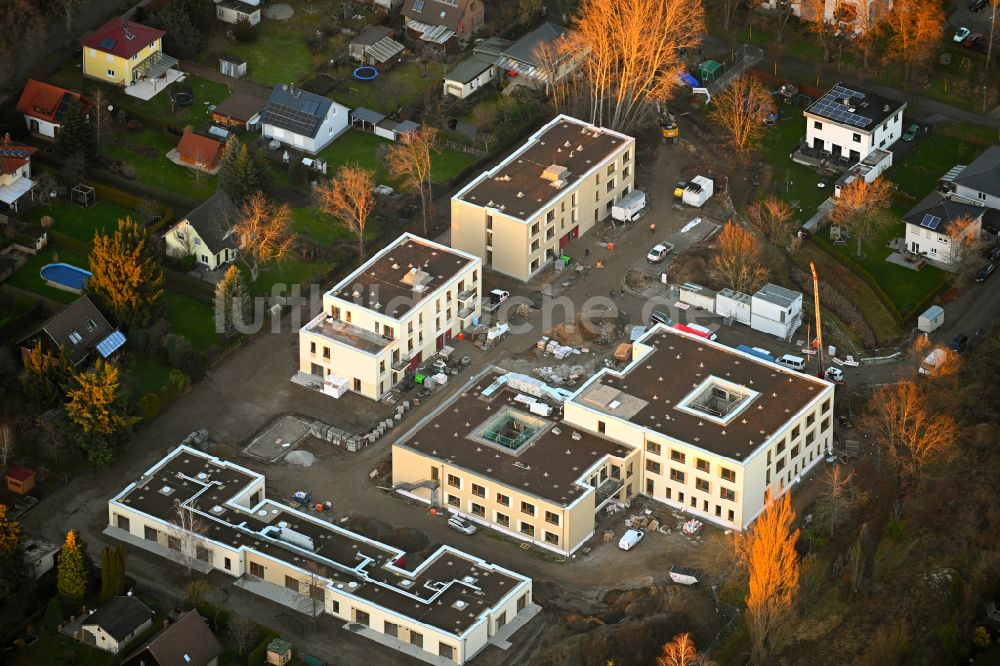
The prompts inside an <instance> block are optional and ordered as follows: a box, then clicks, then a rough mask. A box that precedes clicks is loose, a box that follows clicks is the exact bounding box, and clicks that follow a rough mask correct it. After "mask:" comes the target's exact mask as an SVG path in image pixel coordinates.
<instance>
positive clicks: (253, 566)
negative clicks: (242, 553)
mask: <svg viewBox="0 0 1000 666" xmlns="http://www.w3.org/2000/svg"><path fill="white" fill-rule="evenodd" d="M250 575H251V576H256V577H257V578H263V577H264V565H263V564H261V563H260V562H251V563H250Z"/></svg>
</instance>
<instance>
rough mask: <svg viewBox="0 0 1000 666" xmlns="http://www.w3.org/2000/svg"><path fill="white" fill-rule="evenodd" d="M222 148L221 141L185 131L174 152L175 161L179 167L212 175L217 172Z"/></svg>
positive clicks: (188, 130)
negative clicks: (187, 167) (186, 167)
mask: <svg viewBox="0 0 1000 666" xmlns="http://www.w3.org/2000/svg"><path fill="white" fill-rule="evenodd" d="M223 147H224V145H223V143H222V142H221V141H216V140H215V139H210V138H208V137H207V136H202V135H200V134H195V133H194V132H193V131H192V130H190V129H185V130H184V134H182V135H181V140H180V142H179V143H178V144H177V148H175V149H174V151H175V152H176V160H177V162H178V163H180V164H181V165H183V166H189V167H191V168H193V169H197V170H199V171H204V172H205V173H209V174H214V173H215V172H217V171H218V170H219V159H220V158H221V157H222V149H223Z"/></svg>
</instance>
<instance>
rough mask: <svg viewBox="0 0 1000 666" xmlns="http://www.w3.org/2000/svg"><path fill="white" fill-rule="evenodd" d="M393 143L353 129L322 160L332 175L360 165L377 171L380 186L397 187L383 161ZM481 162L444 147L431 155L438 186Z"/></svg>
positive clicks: (331, 147)
mask: <svg viewBox="0 0 1000 666" xmlns="http://www.w3.org/2000/svg"><path fill="white" fill-rule="evenodd" d="M393 144H394V142H392V141H390V140H389V139H383V138H382V137H380V136H375V135H374V134H369V133H368V132H362V131H361V130H355V129H352V130H348V131H347V132H345V133H344V134H342V135H340V136H339V137H337V139H336V140H334V142H333V143H331V144H330V145H329V146H327V147H326V148H324V149H323V150H322V151H321V152H320V153H319V155H318V157H319V158H320V159H321V160H325V161H326V163H327V165H328V170H327V173H328V174H329V175H330V176H333V175H334V174H335V173H336V171H337V169H338V168H339V167H340V166H342V165H344V164H357V165H359V166H363V167H365V168H367V169H371V170H373V171H374V172H375V182H376V184H382V183H387V184H389V185H391V186H392V187H397V185H398V183H395V182H393V181H392V180H390V179H389V174H388V172H387V171H386V168H385V160H384V159H383V155H384V154H385V153H384V151H387V150H389V148H391V147H392V146H393ZM477 159H479V158H477V157H476V156H475V155H469V154H467V153H462V152H459V151H457V150H453V149H451V148H445V147H440V148H438V149H436V150H435V151H434V154H433V155H432V156H431V177H432V179H433V181H434V182H435V183H439V184H442V185H443V184H446V183H448V182H449V181H450V180H451V179H452V178H454V177H455V176H457V175H458V174H459V173H461V171H462V170H463V169H465V168H466V167H467V166H469V165H470V164H472V163H473V162H475V161H476V160H477Z"/></svg>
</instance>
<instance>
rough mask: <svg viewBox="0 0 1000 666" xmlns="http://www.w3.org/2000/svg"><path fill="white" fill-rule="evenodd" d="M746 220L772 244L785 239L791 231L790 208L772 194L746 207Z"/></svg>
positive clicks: (785, 202) (786, 203)
mask: <svg viewBox="0 0 1000 666" xmlns="http://www.w3.org/2000/svg"><path fill="white" fill-rule="evenodd" d="M747 219H748V220H749V221H750V224H752V225H753V227H754V228H755V229H756V230H757V231H758V232H760V234H761V235H762V236H764V238H766V239H767V240H769V241H770V242H772V243H773V242H776V241H781V240H783V239H787V237H788V234H790V233H791V231H792V207H791V206H790V205H789V204H788V202H787V201H785V200H784V199H779V198H778V197H776V196H774V195H773V194H770V195H768V196H767V197H765V198H764V199H761V200H760V201H754V202H753V203H751V204H750V205H749V206H747Z"/></svg>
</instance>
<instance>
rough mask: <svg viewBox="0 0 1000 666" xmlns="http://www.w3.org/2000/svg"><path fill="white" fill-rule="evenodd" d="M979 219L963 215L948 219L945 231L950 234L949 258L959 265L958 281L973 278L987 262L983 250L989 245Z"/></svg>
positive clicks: (956, 275) (957, 271)
mask: <svg viewBox="0 0 1000 666" xmlns="http://www.w3.org/2000/svg"><path fill="white" fill-rule="evenodd" d="M981 229H982V227H981V224H980V222H979V221H978V220H976V219H973V218H972V217H971V216H968V215H961V216H959V217H957V218H956V219H953V220H949V221H948V227H947V228H946V230H945V232H946V233H947V235H948V246H949V256H948V259H949V260H950V261H951V262H952V263H954V264H955V265H956V266H957V270H956V271H955V277H956V279H957V280H958V281H963V280H967V279H970V278H972V277H973V276H974V275H975V274H976V273H978V272H979V271H980V270H981V269H982V267H983V265H984V264H985V263H986V262H985V260H984V259H983V251H984V250H986V248H987V247H988V245H989V244H988V243H987V241H986V240H985V239H984V238H983V234H982V231H981Z"/></svg>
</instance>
